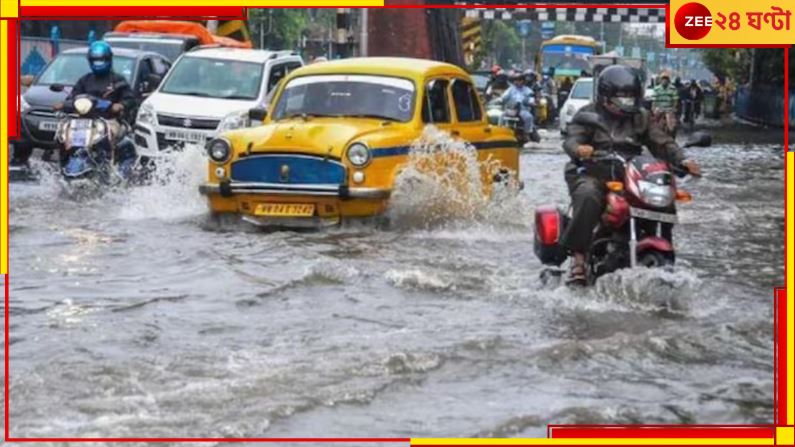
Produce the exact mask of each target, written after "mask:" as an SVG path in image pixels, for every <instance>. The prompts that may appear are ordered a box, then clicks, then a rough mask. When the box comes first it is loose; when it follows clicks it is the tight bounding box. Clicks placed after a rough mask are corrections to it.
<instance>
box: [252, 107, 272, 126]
mask: <svg viewBox="0 0 795 447" xmlns="http://www.w3.org/2000/svg"><path fill="white" fill-rule="evenodd" d="M267 116H268V109H266V108H264V107H257V108H253V109H249V110H248V119H249V121H250V122H251V123H255V122H262V121H264V120H265V117H267Z"/></svg>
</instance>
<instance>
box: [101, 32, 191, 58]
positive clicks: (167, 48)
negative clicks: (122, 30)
mask: <svg viewBox="0 0 795 447" xmlns="http://www.w3.org/2000/svg"><path fill="white" fill-rule="evenodd" d="M106 40H107V41H108V43H110V45H111V46H112V47H113V48H132V49H134V50H143V51H152V52H155V53H158V54H161V55H163V56H165V57H166V59H168V60H170V61H174V60H176V59H177V58H178V57H179V55H180V54H182V53H183V51H184V42H183V41H181V40H178V39H132V38H124V37H117V38H108V39H106Z"/></svg>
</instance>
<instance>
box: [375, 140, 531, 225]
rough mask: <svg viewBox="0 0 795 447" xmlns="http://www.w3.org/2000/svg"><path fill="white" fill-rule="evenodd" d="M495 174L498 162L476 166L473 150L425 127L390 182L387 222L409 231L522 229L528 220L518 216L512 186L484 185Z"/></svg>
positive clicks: (519, 211)
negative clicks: (480, 226) (478, 225)
mask: <svg viewBox="0 0 795 447" xmlns="http://www.w3.org/2000/svg"><path fill="white" fill-rule="evenodd" d="M501 169H503V166H502V165H501V163H500V161H499V160H496V159H493V158H490V159H488V160H479V159H478V151H477V149H475V147H474V146H472V145H470V144H468V143H466V142H464V141H460V140H454V139H453V138H452V137H451V136H450V135H449V134H447V133H446V132H443V131H441V130H439V129H437V128H435V127H432V126H428V127H426V128H425V130H424V132H423V134H422V135H421V137H420V138H419V139H418V140H417V141H416V142H415V143H414V144H413V145H412V147H411V151H410V152H409V157H408V161H407V163H406V165H405V166H404V168H403V169H402V170H401V172H400V173H399V174H398V176H397V178H396V179H395V187H394V189H393V192H392V197H391V198H390V203H389V209H388V210H387V217H388V218H389V220H390V223H392V224H393V225H397V226H399V227H409V228H414V227H420V228H430V227H438V226H440V225H443V224H449V223H451V222H459V223H461V222H464V223H467V224H472V223H475V222H488V223H518V222H522V223H524V220H526V219H525V218H526V216H528V215H529V214H528V213H526V212H522V211H523V210H525V209H526V207H525V206H524V205H523V204H522V203H521V201H520V200H519V198H518V194H517V190H518V184H517V182H516V181H515V180H512V181H509V182H506V183H505V184H503V183H491V181H490V179H492V178H493V177H494V175H495V174H497V173H499V172H500V170H501ZM486 179H488V180H487V181H488V183H487V181H485V180H486ZM517 216H521V218H519V219H517Z"/></svg>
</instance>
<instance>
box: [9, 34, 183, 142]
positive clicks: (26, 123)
mask: <svg viewBox="0 0 795 447" xmlns="http://www.w3.org/2000/svg"><path fill="white" fill-rule="evenodd" d="M87 53H88V48H73V49H70V50H66V51H63V52H61V53H60V54H58V56H57V57H56V58H55V59H53V60H52V61H51V62H50V63H49V64H48V65H47V66H46V67H45V68H44V70H42V72H41V73H40V74H39V75H38V76H36V77H34V78H25V79H23V81H24V82H25V83H30V85H29V86H27V87H28V88H27V90H26V91H25V93H24V94H23V95H21V96H20V101H19V102H20V115H21V123H22V124H21V127H22V135H21V138H20V140H19V141H16V142H15V143H14V144H15V145H16V146H21V145H31V146H33V147H38V148H42V149H55V148H56V147H57V143H56V142H55V141H54V137H55V131H56V129H57V128H58V119H57V118H56V112H55V110H54V109H53V106H54V105H55V104H58V103H61V102H63V101H64V100H65V99H66V97H67V96H68V95H69V92H70V91H71V90H72V86H74V84H75V83H76V82H77V81H78V79H80V78H81V77H82V76H83V75H85V74H87V73H89V71H90V70H89V67H88V61H87V59H86V57H87ZM169 66H170V62H169V61H168V60H167V59H166V58H164V57H163V56H161V55H160V54H158V53H153V52H150V51H140V50H129V49H124V48H116V49H114V50H113V70H114V71H115V72H116V73H118V74H120V75H122V76H124V77H125V78H126V79H127V82H129V83H130V86H131V87H132V89H133V91H134V92H135V94H136V96H137V98H138V100H139V102H140V101H142V100H143V98H145V97H146V96H147V95H148V94H149V93H150V92H151V91H152V90H153V89H154V88H156V87H157V84H158V83H159V82H160V80H161V79H162V77H163V76H165V74H166V72H167V71H168V69H169ZM136 108H137V106H136ZM135 115H136V109H132V110H129V111H126V116H125V118H127V120H132V119H134V118H135Z"/></svg>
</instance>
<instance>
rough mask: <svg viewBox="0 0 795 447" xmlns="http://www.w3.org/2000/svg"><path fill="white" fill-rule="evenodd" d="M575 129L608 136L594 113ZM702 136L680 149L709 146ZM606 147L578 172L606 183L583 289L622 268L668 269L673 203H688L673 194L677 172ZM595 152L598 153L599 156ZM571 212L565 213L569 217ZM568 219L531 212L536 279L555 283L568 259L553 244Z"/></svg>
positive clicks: (547, 211)
mask: <svg viewBox="0 0 795 447" xmlns="http://www.w3.org/2000/svg"><path fill="white" fill-rule="evenodd" d="M574 122H575V123H578V124H581V125H584V126H592V127H598V128H601V129H602V130H605V132H606V133H607V134H608V135H610V132H609V131H607V129H606V126H604V124H603V123H602V122H601V119H600V118H599V116H598V115H597V114H595V113H584V112H581V113H579V114H577V115H576V116H575V120H574ZM711 140H712V138H711V136H710V135H709V134H707V133H694V134H693V136H692V139H691V140H690V141H689V142H688V143H687V144H685V145H684V146H683V147H692V146H700V147H706V146H709V145H711ZM618 144H632V145H633V146H635V147H637V144H636V143H631V142H620V143H616V142H614V141H613V142H611V143H610V145H609V148H608V149H607V151H597V152H595V153H594V156H593V157H592V158H590V159H588V160H587V161H583V162H582V163H581V164H580V166H579V168H578V170H579V172H581V173H583V174H589V175H593V176H596V177H597V178H605V179H608V180H607V181H606V186H607V190H608V193H607V196H606V206H605V211H604V213H603V214H602V219H601V222H600V223H599V224H598V225H597V228H596V229H595V230H594V237H593V242H592V243H591V247H590V249H589V251H588V254H587V257H586V272H587V283H588V284H593V283H594V282H595V281H596V279H597V278H599V277H600V276H602V275H605V274H607V273H611V272H614V271H616V270H618V269H622V268H627V267H630V268H634V267H637V266H639V265H642V266H646V267H665V266H671V265H673V264H674V260H675V251H674V247H673V241H672V229H673V226H674V225H675V224H676V223H677V215H676V206H675V202H676V201H682V202H688V201H690V200H691V196H690V194H689V193H687V192H686V191H683V190H680V189H678V188H677V185H676V180H675V178H674V176H677V177H684V176H686V175H687V170H686V169H685V168H684V167H682V166H670V165H669V164H668V163H667V162H665V161H662V160H658V159H656V158H654V157H652V156H650V155H638V156H634V157H630V158H625V157H622V156H621V155H619V153H618V152H617V151H616V150H615V148H616V146H617V145H618ZM600 152H601V153H600ZM570 211H571V210H570V209H569V212H570ZM570 219H571V218H570V215H569V213H567V212H565V211H564V210H561V209H559V208H558V207H555V206H551V205H546V206H542V207H539V208H538V209H536V212H535V225H536V234H535V240H534V244H533V248H534V252H535V254H536V256H537V257H538V259H539V260H540V261H541V263H542V264H544V265H546V266H548V268H547V269H545V270H544V271H542V279H543V280H547V279H548V278H549V277H550V276H557V277H559V276H560V275H561V274H562V271H561V270H560V269H559V266H560V265H561V264H562V263H563V262H564V261H565V260H566V259H567V258H568V256H569V253H568V252H567V250H566V249H565V248H563V247H562V246H561V245H560V244H559V239H560V235H561V234H562V233H563V231H564V229H565V228H566V226H567V225H568V224H569V222H570Z"/></svg>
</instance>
